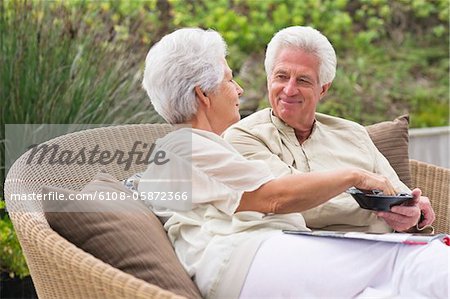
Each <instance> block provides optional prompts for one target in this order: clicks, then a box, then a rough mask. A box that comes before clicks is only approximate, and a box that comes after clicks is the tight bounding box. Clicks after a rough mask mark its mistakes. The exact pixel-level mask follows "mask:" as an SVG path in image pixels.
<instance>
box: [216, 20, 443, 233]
mask: <svg viewBox="0 0 450 299" xmlns="http://www.w3.org/2000/svg"><path fill="white" fill-rule="evenodd" d="M265 70H266V74H267V87H268V95H269V102H270V105H271V107H272V108H271V109H270V108H268V109H264V110H262V111H259V112H256V113H254V114H252V115H251V116H249V117H247V118H245V119H243V120H242V121H240V122H239V123H237V124H236V125H234V126H232V127H231V128H229V129H228V130H227V131H226V132H225V133H224V138H225V139H226V140H227V141H228V142H230V143H231V144H233V146H234V147H235V148H236V149H237V150H238V151H239V152H240V153H241V154H242V155H244V156H245V157H246V158H248V159H256V160H264V161H265V162H266V163H267V164H268V165H269V167H270V168H271V170H272V172H273V174H275V175H276V176H284V175H287V174H292V173H305V172H319V171H326V170H333V169H339V168H343V167H349V166H350V167H357V168H361V169H365V170H367V171H371V172H375V173H379V174H382V175H384V176H386V177H387V178H388V179H389V180H390V181H391V182H392V183H393V185H394V187H395V188H396V189H397V190H398V191H402V192H405V191H407V192H410V190H409V189H408V188H407V187H406V185H404V184H403V183H402V182H401V181H400V180H399V179H398V177H397V175H396V173H395V171H394V170H393V169H392V167H391V166H390V165H389V162H388V161H387V160H386V158H385V157H384V156H383V155H382V154H381V153H380V152H379V151H378V150H377V148H376V147H375V145H374V144H373V142H372V141H371V139H370V137H369V135H368V133H367V132H366V130H365V129H364V127H362V126H360V125H358V124H356V123H354V122H351V121H348V120H344V119H341V118H337V117H332V116H329V115H324V114H320V113H317V112H316V107H317V104H318V102H319V101H320V100H321V99H322V98H323V97H324V96H325V95H326V93H327V92H328V90H329V88H330V86H331V83H332V81H333V79H334V77H335V73H336V54H335V51H334V49H333V46H332V45H331V44H330V42H329V41H328V39H327V38H326V37H325V36H324V35H322V34H321V33H320V32H319V31H317V30H315V29H313V28H311V27H301V26H293V27H289V28H285V29H283V30H281V31H279V32H278V33H277V34H275V36H274V37H273V38H272V40H271V41H270V43H269V44H268V47H267V52H266V59H265ZM412 192H413V193H414V194H415V195H416V197H417V199H416V200H415V201H413V202H411V203H409V205H402V206H395V207H392V208H391V211H390V212H371V211H368V210H363V209H361V208H360V207H359V206H358V204H357V203H356V202H355V201H354V200H353V199H352V198H351V196H350V195H348V194H345V193H343V194H340V195H339V196H336V197H334V198H333V199H331V200H329V201H328V202H326V203H323V204H321V205H318V206H316V207H315V208H312V209H310V210H307V211H304V212H302V215H303V216H304V218H305V220H306V224H307V225H308V227H309V228H313V229H325V230H350V231H366V232H391V231H392V230H395V231H414V230H415V229H417V228H423V227H425V226H427V225H430V224H431V223H432V222H433V221H434V218H435V216H434V212H433V210H432V208H431V205H430V201H429V199H428V198H426V197H423V196H420V193H421V191H420V190H419V189H415V190H413V191H412ZM421 213H422V218H420V216H421Z"/></svg>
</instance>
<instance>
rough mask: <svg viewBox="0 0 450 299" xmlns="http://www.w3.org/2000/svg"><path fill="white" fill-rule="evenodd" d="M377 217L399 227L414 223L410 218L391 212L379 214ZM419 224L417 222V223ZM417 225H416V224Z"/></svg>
mask: <svg viewBox="0 0 450 299" xmlns="http://www.w3.org/2000/svg"><path fill="white" fill-rule="evenodd" d="M377 216H379V217H381V218H383V219H384V220H385V221H386V222H389V223H393V224H394V223H396V224H397V225H400V224H401V225H409V224H410V223H411V222H412V221H411V218H410V217H406V216H404V215H401V214H397V213H391V212H378V213H377ZM416 223H417V222H416ZM414 224H415V223H414ZM414 224H412V225H409V227H411V226H413V225H414Z"/></svg>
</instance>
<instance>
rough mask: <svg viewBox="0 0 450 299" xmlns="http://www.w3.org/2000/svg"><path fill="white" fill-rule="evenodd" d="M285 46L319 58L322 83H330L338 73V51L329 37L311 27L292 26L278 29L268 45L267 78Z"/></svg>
mask: <svg viewBox="0 0 450 299" xmlns="http://www.w3.org/2000/svg"><path fill="white" fill-rule="evenodd" d="M284 48H293V49H301V50H303V51H305V52H308V53H312V54H314V55H316V56H317V58H319V63H320V68H319V81H320V85H323V84H326V83H330V82H332V81H333V79H334V77H335V75H336V53H335V51H334V49H333V46H332V45H331V43H330V42H329V41H328V39H327V38H326V37H325V36H324V35H323V34H322V33H320V32H319V31H318V30H316V29H314V28H311V27H304V26H292V27H288V28H285V29H282V30H280V31H278V32H277V33H276V34H275V35H274V36H273V38H272V40H271V41H270V42H269V44H268V45H267V50H266V59H265V61H264V67H265V69H266V74H267V78H269V77H270V76H271V74H272V72H273V67H274V63H275V59H276V58H277V55H278V54H279V53H280V51H281V50H282V49H284Z"/></svg>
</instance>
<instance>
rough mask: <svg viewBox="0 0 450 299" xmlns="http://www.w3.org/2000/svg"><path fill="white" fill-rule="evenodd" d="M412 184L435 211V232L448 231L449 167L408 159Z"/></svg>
mask: <svg viewBox="0 0 450 299" xmlns="http://www.w3.org/2000/svg"><path fill="white" fill-rule="evenodd" d="M409 166H410V169H411V175H412V179H413V186H415V187H417V188H420V189H421V190H422V193H423V195H425V196H428V197H429V198H430V200H431V205H432V206H433V209H434V211H435V213H436V221H435V223H434V224H433V226H434V228H435V232H436V233H450V220H449V219H450V205H449V201H450V190H449V189H450V169H446V168H442V167H438V166H434V165H431V164H428V163H424V162H420V161H416V160H410V161H409Z"/></svg>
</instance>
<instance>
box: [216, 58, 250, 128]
mask: <svg viewBox="0 0 450 299" xmlns="http://www.w3.org/2000/svg"><path fill="white" fill-rule="evenodd" d="M222 63H223V67H224V72H225V74H224V78H223V80H222V82H221V83H220V84H219V86H218V88H217V89H216V90H215V91H214V92H212V93H210V94H208V97H209V99H210V101H211V110H210V111H211V112H212V115H211V116H212V117H211V119H210V122H211V125H212V129H213V131H214V132H215V133H216V134H219V135H220V134H222V133H223V131H225V130H226V129H227V128H228V127H229V126H231V125H232V124H234V123H236V122H237V121H239V119H240V118H241V117H240V115H239V97H240V96H241V95H242V93H243V92H244V90H243V89H242V88H241V87H240V86H239V84H237V83H236V82H235V81H234V80H233V73H232V71H231V69H230V67H229V66H228V63H227V61H226V60H225V59H223V61H222Z"/></svg>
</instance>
